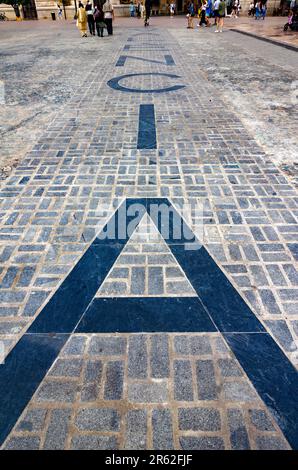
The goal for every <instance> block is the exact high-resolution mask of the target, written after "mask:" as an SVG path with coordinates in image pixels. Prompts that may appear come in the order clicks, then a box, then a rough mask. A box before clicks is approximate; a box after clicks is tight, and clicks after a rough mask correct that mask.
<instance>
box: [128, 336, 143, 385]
mask: <svg viewBox="0 0 298 470" xmlns="http://www.w3.org/2000/svg"><path fill="white" fill-rule="evenodd" d="M147 362H148V354H147V336H146V335H132V336H130V337H129V344H128V366H127V368H128V376H129V377H132V378H140V379H144V378H146V377H147V374H148V371H147V369H148V364H147Z"/></svg>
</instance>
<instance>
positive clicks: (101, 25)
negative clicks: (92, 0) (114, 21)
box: [94, 5, 106, 38]
mask: <svg viewBox="0 0 298 470" xmlns="http://www.w3.org/2000/svg"><path fill="white" fill-rule="evenodd" d="M94 21H95V26H96V31H97V36H98V37H101V38H102V37H103V30H104V29H105V28H106V24H105V21H104V14H103V11H102V7H101V5H99V6H96V7H95V8H94Z"/></svg>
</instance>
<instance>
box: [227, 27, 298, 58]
mask: <svg viewBox="0 0 298 470" xmlns="http://www.w3.org/2000/svg"><path fill="white" fill-rule="evenodd" d="M230 31H234V32H235V33H240V34H244V35H245V36H250V37H252V38H255V39H259V40H260V41H264V42H269V43H270V44H274V45H275V46H280V47H284V48H285V49H290V50H291V51H295V52H298V47H296V46H292V45H291V44H286V43H284V42H280V41H276V40H275V39H269V38H265V37H263V36H258V35H257V34H254V33H249V32H247V31H242V30H240V29H236V28H231V29H230Z"/></svg>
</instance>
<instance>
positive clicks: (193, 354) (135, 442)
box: [4, 333, 288, 449]
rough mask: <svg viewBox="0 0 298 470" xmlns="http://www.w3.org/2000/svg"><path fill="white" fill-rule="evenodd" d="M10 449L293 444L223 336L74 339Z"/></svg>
mask: <svg viewBox="0 0 298 470" xmlns="http://www.w3.org/2000/svg"><path fill="white" fill-rule="evenodd" d="M58 429H59V432H57V430H58ZM4 448H6V449H64V448H66V449H117V448H121V449H146V448H147V449H268V448H270V449H287V448H288V444H287V442H286V441H285V439H284V438H283V436H282V434H281V432H280V430H279V429H278V427H277V426H276V424H275V423H274V421H273V420H272V418H271V417H270V415H269V414H268V412H267V410H266V408H265V407H264V405H263V403H262V401H261V400H260V398H259V397H258V395H257V394H256V392H255V390H254V389H253V387H252V386H251V385H250V383H249V381H248V379H247V377H246V376H245V374H244V372H243V370H242V369H241V367H240V366H239V364H238V362H237V361H236V360H235V358H234V357H233V356H232V355H231V353H230V352H229V350H228V348H227V346H226V345H225V343H224V342H223V340H222V339H221V337H220V335H218V334H217V333H215V334H209V335H204V334H203V335H187V336H186V335H165V334H162V335H159V334H157V335H152V336H150V335H142V334H140V335H138V334H137V335H117V336H113V337H111V336H103V335H92V336H89V335H83V336H82V335H74V336H72V338H71V339H70V340H69V341H68V343H67V344H66V346H65V348H64V350H63V351H62V352H61V355H60V357H59V358H58V359H57V361H56V363H55V364H54V365H53V367H52V369H51V370H50V371H49V373H48V375H47V377H46V379H45V380H44V381H43V383H42V384H41V386H40V388H39V389H38V390H37V392H36V394H35V396H34V397H33V399H32V400H31V402H30V405H29V407H28V408H27V409H26V410H25V412H24V414H23V415H22V416H21V418H20V420H19V422H18V424H17V425H16V427H15V429H14V431H13V432H12V434H11V436H10V438H9V439H8V440H7V441H6V444H5V446H4Z"/></svg>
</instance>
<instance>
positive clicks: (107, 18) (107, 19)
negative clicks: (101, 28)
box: [102, 0, 114, 36]
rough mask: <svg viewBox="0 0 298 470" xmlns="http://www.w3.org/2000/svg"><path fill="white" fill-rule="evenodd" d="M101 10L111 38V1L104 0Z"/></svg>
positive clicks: (112, 12)
mask: <svg viewBox="0 0 298 470" xmlns="http://www.w3.org/2000/svg"><path fill="white" fill-rule="evenodd" d="M102 10H103V12H104V19H105V24H106V25H107V30H108V35H109V36H112V34H113V19H114V8H113V5H112V2H111V0H106V2H105V3H104V5H103V7H102Z"/></svg>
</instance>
